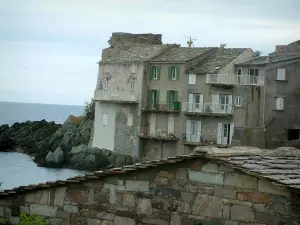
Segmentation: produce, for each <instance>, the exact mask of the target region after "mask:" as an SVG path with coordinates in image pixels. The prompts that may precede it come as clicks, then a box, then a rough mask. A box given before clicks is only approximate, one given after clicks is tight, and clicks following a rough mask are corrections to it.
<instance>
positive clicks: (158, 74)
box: [157, 66, 160, 80]
mask: <svg viewBox="0 0 300 225" xmlns="http://www.w3.org/2000/svg"><path fill="white" fill-rule="evenodd" d="M157 79H158V80H160V66H158V67H157Z"/></svg>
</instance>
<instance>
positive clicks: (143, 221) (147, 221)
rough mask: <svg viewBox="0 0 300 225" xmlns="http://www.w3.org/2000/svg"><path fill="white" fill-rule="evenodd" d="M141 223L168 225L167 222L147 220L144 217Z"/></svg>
mask: <svg viewBox="0 0 300 225" xmlns="http://www.w3.org/2000/svg"><path fill="white" fill-rule="evenodd" d="M142 223H144V224H151V225H169V222H168V221H165V220H162V219H154V218H147V217H144V218H143V219H142ZM115 225H116V224H115Z"/></svg>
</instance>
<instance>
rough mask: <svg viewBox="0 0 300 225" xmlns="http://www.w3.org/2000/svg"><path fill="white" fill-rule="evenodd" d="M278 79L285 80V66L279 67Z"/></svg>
mask: <svg viewBox="0 0 300 225" xmlns="http://www.w3.org/2000/svg"><path fill="white" fill-rule="evenodd" d="M276 80H285V69H284V68H278V69H277V78H276Z"/></svg>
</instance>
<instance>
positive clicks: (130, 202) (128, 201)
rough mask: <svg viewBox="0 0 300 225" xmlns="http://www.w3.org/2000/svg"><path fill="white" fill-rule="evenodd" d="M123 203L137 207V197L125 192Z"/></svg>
mask: <svg viewBox="0 0 300 225" xmlns="http://www.w3.org/2000/svg"><path fill="white" fill-rule="evenodd" d="M123 205H124V206H128V207H130V208H135V205H136V204H135V197H134V195H132V194H128V193H124V194H123Z"/></svg>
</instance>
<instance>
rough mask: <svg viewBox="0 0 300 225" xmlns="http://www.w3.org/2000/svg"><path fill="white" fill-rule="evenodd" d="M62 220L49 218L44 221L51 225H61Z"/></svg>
mask: <svg viewBox="0 0 300 225" xmlns="http://www.w3.org/2000/svg"><path fill="white" fill-rule="evenodd" d="M62 221H63V220H62V219H60V218H49V219H47V220H46V222H47V223H49V224H51V225H61V224H62Z"/></svg>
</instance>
